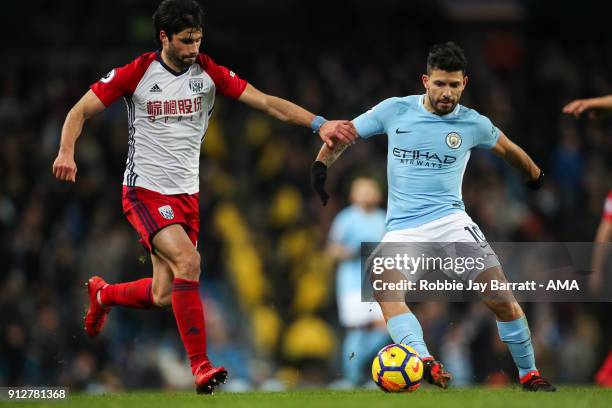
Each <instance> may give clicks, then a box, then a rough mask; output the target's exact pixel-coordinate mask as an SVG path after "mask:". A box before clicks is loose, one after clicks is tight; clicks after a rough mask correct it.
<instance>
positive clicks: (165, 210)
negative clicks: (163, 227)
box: [157, 205, 174, 220]
mask: <svg viewBox="0 0 612 408" xmlns="http://www.w3.org/2000/svg"><path fill="white" fill-rule="evenodd" d="M157 211H159V213H160V214H161V216H162V217H164V218H165V219H167V220H171V219H173V218H174V211H172V207H170V206H169V205H164V206H161V207H159V208H158V209H157Z"/></svg>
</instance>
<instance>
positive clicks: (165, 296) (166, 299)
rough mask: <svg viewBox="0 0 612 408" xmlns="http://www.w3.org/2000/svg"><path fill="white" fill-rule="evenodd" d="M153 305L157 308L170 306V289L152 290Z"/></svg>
mask: <svg viewBox="0 0 612 408" xmlns="http://www.w3.org/2000/svg"><path fill="white" fill-rule="evenodd" d="M153 303H154V304H155V306H157V307H167V306H171V305H172V287H168V288H158V289H153Z"/></svg>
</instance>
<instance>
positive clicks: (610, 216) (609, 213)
mask: <svg viewBox="0 0 612 408" xmlns="http://www.w3.org/2000/svg"><path fill="white" fill-rule="evenodd" d="M603 219H604V220H606V221H612V190H610V192H609V193H608V197H607V198H606V202H605V204H604V209H603Z"/></svg>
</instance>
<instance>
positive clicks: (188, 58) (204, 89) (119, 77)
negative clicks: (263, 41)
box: [53, 0, 356, 393]
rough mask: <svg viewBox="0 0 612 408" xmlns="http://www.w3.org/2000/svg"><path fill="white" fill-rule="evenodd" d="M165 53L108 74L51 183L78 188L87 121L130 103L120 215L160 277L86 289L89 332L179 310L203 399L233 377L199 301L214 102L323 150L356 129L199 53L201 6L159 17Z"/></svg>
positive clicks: (190, 3) (185, 2)
mask: <svg viewBox="0 0 612 408" xmlns="http://www.w3.org/2000/svg"><path fill="white" fill-rule="evenodd" d="M153 25H154V28H155V36H156V39H157V41H158V44H159V46H160V50H159V51H156V52H147V53H145V54H143V55H141V56H139V57H138V58H136V59H135V60H134V61H132V62H130V63H129V64H127V65H125V66H122V67H118V68H115V69H113V70H111V71H110V72H109V73H108V74H107V75H106V76H104V77H103V78H102V79H100V80H99V81H98V82H96V83H94V84H93V85H91V89H90V90H89V91H88V92H87V93H86V94H85V95H84V96H83V97H82V98H81V100H79V101H78V102H77V103H76V105H75V106H74V107H73V108H72V109H71V110H70V112H69V113H68V115H67V117H66V120H65V122H64V127H63V129H62V135H61V142H60V147H59V152H58V155H57V158H56V159H55V162H54V163H53V174H54V176H55V177H56V178H57V179H59V180H62V181H69V182H75V181H76V174H77V166H76V163H75V159H74V149H75V143H76V141H77V138H78V137H79V135H80V134H81V131H82V128H83V124H84V122H85V121H86V120H87V119H89V118H91V117H92V116H94V115H95V114H97V113H99V112H101V111H102V110H104V109H105V108H106V107H107V106H109V105H110V104H112V103H113V102H115V101H116V100H118V99H119V98H123V99H124V100H125V103H126V106H127V111H128V122H129V123H128V157H127V163H126V169H125V174H124V178H123V211H124V214H125V216H126V217H127V219H128V221H129V222H130V224H131V225H132V226H133V227H134V229H135V230H136V231H137V232H138V234H139V235H140V242H141V243H142V245H143V246H144V247H145V248H146V249H147V250H148V251H149V252H150V254H151V261H152V265H153V276H152V277H149V278H143V279H140V280H137V281H134V282H126V283H118V284H108V283H106V282H105V281H104V279H102V278H101V277H98V276H94V277H92V278H90V279H89V281H88V291H89V308H88V310H87V314H86V316H85V331H86V332H87V334H88V335H89V336H91V337H95V336H97V335H98V334H99V333H100V331H101V330H102V328H103V326H104V323H105V321H106V317H107V315H108V313H109V311H110V310H111V308H112V307H113V306H124V307H131V308H159V307H166V306H172V310H173V312H174V316H175V319H176V323H177V326H178V331H179V333H180V336H181V339H182V341H183V344H184V346H185V349H186V351H187V355H188V356H189V359H190V362H191V369H192V372H193V374H194V376H195V384H196V390H197V392H198V393H211V392H212V391H213V389H214V387H215V386H216V385H217V384H219V383H222V382H224V381H225V379H226V376H227V371H226V370H225V368H223V367H214V366H213V365H212V364H211V362H210V361H209V359H208V356H207V354H206V331H205V327H204V314H203V313H204V312H203V304H202V301H201V299H200V294H199V286H200V284H199V278H200V255H199V253H198V251H197V238H198V232H199V228H200V216H199V196H198V191H199V174H198V173H199V160H200V146H201V143H202V141H203V139H204V134H205V132H206V129H207V127H208V123H209V118H210V116H211V114H212V111H213V107H214V102H215V98H216V95H218V94H220V95H223V96H226V97H229V98H232V99H237V100H239V101H240V102H243V103H245V104H247V105H249V106H251V107H254V108H256V109H259V110H261V111H263V112H265V113H267V114H269V115H271V116H273V117H275V118H277V119H280V120H282V121H285V122H290V123H294V124H298V125H302V126H306V127H311V128H312V129H313V130H314V131H316V132H318V133H319V135H320V136H321V138H322V139H323V141H325V143H328V144H329V145H333V143H334V141H335V140H340V141H342V142H345V143H352V142H353V140H354V139H355V137H356V133H355V129H354V127H353V125H352V123H351V122H349V121H326V120H325V119H323V118H322V117H320V116H315V115H314V114H312V113H310V112H308V111H307V110H305V109H303V108H301V107H300V106H297V105H295V104H293V103H291V102H289V101H286V100H284V99H281V98H278V97H275V96H271V95H267V94H265V93H263V92H261V91H259V90H257V89H256V88H255V87H254V86H253V85H251V84H249V83H248V82H247V81H245V80H243V79H241V78H240V77H239V76H238V75H237V74H236V73H234V72H233V71H231V70H229V69H227V68H225V67H224V66H221V65H218V64H217V63H216V62H215V61H213V59H212V58H211V57H210V56H208V55H207V54H204V53H201V52H200V44H201V41H202V33H203V11H202V9H201V7H200V6H199V4H198V3H197V2H196V1H194V0H164V1H163V2H161V4H160V5H159V6H158V8H157V11H156V12H155V14H154V16H153Z"/></svg>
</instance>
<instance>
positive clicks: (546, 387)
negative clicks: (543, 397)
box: [521, 370, 557, 392]
mask: <svg viewBox="0 0 612 408" xmlns="http://www.w3.org/2000/svg"><path fill="white" fill-rule="evenodd" d="M521 384H522V385H523V390H524V391H543V392H555V391H557V388H555V386H554V385H552V384H551V383H550V382H549V381H548V380H546V379H544V378H542V376H541V375H540V372H539V371H538V370H531V371H530V372H528V373H527V374H526V375H524V376H523V377H522V378H521Z"/></svg>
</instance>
